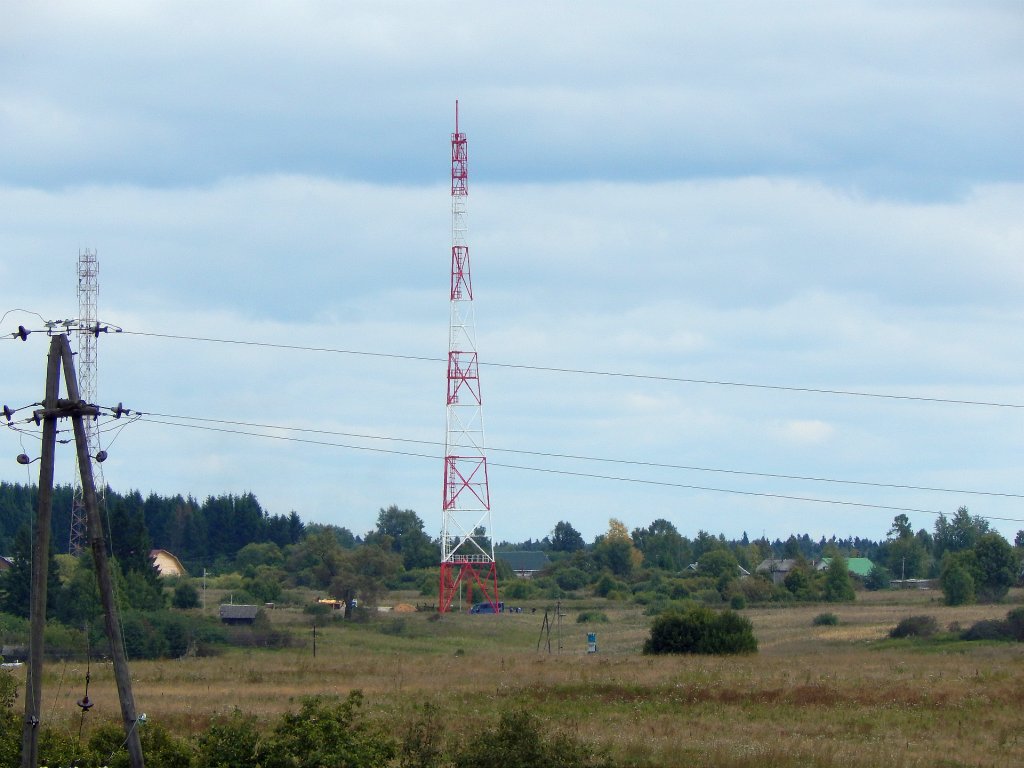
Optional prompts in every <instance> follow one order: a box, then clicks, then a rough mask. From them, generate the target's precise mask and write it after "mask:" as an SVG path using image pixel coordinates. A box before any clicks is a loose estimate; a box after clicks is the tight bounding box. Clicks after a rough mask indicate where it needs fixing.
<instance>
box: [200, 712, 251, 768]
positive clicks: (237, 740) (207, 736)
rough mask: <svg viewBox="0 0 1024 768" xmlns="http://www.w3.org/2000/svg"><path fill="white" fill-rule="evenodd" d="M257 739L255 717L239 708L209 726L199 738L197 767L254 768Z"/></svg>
mask: <svg viewBox="0 0 1024 768" xmlns="http://www.w3.org/2000/svg"><path fill="white" fill-rule="evenodd" d="M259 740H260V729H259V725H258V724H257V722H256V718H255V717H253V716H252V715H243V714H242V712H241V711H240V710H238V709H236V710H234V711H233V712H232V713H231V714H230V715H229V716H227V717H221V718H219V719H217V720H214V721H213V722H212V723H210V727H209V728H208V729H207V731H206V732H205V733H203V734H202V735H201V736H200V737H199V742H198V746H197V748H198V751H199V754H198V759H197V761H196V768H235V766H243V765H255V764H256V753H257V748H258V745H259Z"/></svg>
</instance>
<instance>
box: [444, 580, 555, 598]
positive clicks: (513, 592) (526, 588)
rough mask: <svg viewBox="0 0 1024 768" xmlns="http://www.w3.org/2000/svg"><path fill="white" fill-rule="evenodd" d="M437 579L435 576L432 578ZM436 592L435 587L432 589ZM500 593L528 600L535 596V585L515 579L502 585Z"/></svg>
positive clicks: (508, 596) (507, 596)
mask: <svg viewBox="0 0 1024 768" xmlns="http://www.w3.org/2000/svg"><path fill="white" fill-rule="evenodd" d="M434 581H437V578H436V577H435V578H434ZM434 593H435V594H436V593H437V589H435V590H434ZM501 594H502V595H504V596H505V597H506V598H508V599H509V600H529V599H530V598H533V597H536V596H537V587H535V586H534V585H533V584H532V583H531V582H530V581H529V580H527V579H516V580H515V581H513V582H512V583H511V584H508V585H507V586H503V587H502V589H501Z"/></svg>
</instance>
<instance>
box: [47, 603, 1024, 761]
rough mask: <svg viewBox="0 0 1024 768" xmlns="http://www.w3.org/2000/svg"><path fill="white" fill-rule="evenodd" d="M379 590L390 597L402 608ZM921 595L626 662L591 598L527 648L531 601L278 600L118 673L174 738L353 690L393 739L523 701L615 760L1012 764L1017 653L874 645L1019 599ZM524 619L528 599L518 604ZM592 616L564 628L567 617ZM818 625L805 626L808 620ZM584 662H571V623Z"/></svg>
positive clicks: (533, 629) (641, 626)
mask: <svg viewBox="0 0 1024 768" xmlns="http://www.w3.org/2000/svg"><path fill="white" fill-rule="evenodd" d="M400 597H401V596H397V597H396V599H400ZM940 597H941V596H940V595H939V594H937V593H934V592H906V593H863V592H862V593H858V596H857V602H856V603H854V604H850V605H839V606H823V605H813V606H800V607H790V608H766V609H750V610H746V611H744V612H743V613H744V614H745V615H746V616H748V617H749V618H750V619H751V620H752V622H753V624H754V629H755V634H756V636H757V638H758V642H759V647H760V650H759V652H758V653H757V654H755V655H752V656H748V657H740V658H719V657H692V656H682V657H664V656H662V657H649V656H643V655H642V654H641V653H640V648H641V646H642V643H643V641H644V639H645V638H646V637H647V634H648V628H649V626H650V622H651V619H650V617H647V616H644V615H643V613H642V611H641V610H640V609H639V608H636V607H632V606H630V607H622V606H620V605H617V604H614V603H605V602H604V601H601V600H587V601H581V602H567V603H563V610H564V612H565V614H566V615H565V616H564V618H563V619H562V621H561V627H560V638H561V646H562V647H561V652H559V651H558V645H559V628H558V625H557V624H556V625H555V627H554V630H553V631H552V633H551V635H550V642H551V653H548V651H547V639H546V637H545V638H543V640H544V642H542V643H541V650H540V651H539V652H538V650H537V645H538V641H539V640H541V639H542V636H541V631H540V630H541V624H542V620H543V616H544V606H543V605H541V604H538V605H530V604H529V603H527V604H526V610H525V611H524V612H523V613H521V614H511V615H497V616H494V615H476V616H471V615H466V614H456V615H452V614H449V615H447V616H444V617H443V618H440V619H439V620H438V619H436V618H434V619H432V618H431V616H430V614H425V613H413V614H381V615H379V616H378V617H377V620H376V621H373V622H370V623H366V624H355V623H349V624H345V623H342V622H333V623H330V624H329V625H328V626H325V627H321V628H320V629H318V631H317V655H316V657H315V658H314V657H313V654H312V643H311V639H312V632H311V630H310V617H309V616H307V615H305V614H303V613H301V612H300V611H297V610H289V609H277V610H275V611H273V612H272V613H271V620H272V622H273V623H275V624H277V625H281V626H289V627H290V628H291V630H292V631H293V632H294V633H295V634H296V636H297V638H298V639H297V641H296V644H295V645H294V646H293V647H291V648H287V649H284V650H233V651H229V652H226V653H224V654H222V655H220V656H217V657H212V658H186V659H181V660H174V661H140V662H135V663H133V665H132V672H133V678H134V681H135V692H136V698H137V702H138V707H139V710H140V711H144V712H146V713H147V715H148V717H149V718H150V720H151V721H157V722H161V723H163V724H165V725H166V726H167V727H168V728H170V729H171V730H173V731H175V732H177V733H180V734H192V735H195V734H198V733H199V732H200V731H202V730H203V729H205V728H206V726H207V725H208V723H209V722H210V720H211V718H213V717H215V716H216V715H218V714H221V713H224V712H227V711H230V710H231V709H232V708H235V707H237V708H239V709H241V710H243V711H245V712H250V713H255V714H257V715H258V716H260V717H261V718H263V717H265V718H270V717H272V716H274V715H277V714H279V713H281V712H283V711H285V710H287V709H289V708H292V709H294V708H295V706H296V700H297V699H298V698H299V697H302V696H305V695H309V694H339V695H345V694H347V693H348V692H349V691H350V690H353V689H361V690H362V691H363V692H364V694H365V696H366V707H365V708H366V710H367V713H368V714H369V716H370V717H371V718H372V719H375V720H378V721H380V722H382V723H384V724H386V726H387V727H389V728H391V729H393V730H394V732H395V733H396V734H399V733H400V732H401V731H402V730H403V728H405V727H406V725H407V724H408V722H409V721H410V720H411V718H413V717H414V716H415V715H416V713H417V712H418V711H419V710H418V707H419V705H422V704H423V703H426V702H430V703H432V704H434V705H435V706H436V708H437V711H438V712H440V713H441V716H442V718H443V719H444V720H445V721H446V722H445V725H444V728H445V730H446V732H447V735H448V737H449V738H472V737H473V734H474V732H476V731H478V730H479V729H480V728H481V727H482V726H483V724H485V723H488V722H493V720H494V719H495V717H496V713H498V712H500V711H502V710H505V709H508V708H515V707H525V708H528V709H529V710H530V711H532V712H534V713H536V714H538V715H539V716H541V717H542V718H543V720H544V722H545V723H546V724H547V725H548V726H549V727H550V728H552V729H564V730H566V731H568V732H571V733H573V734H575V735H577V736H579V737H581V738H584V739H586V740H588V741H592V742H593V743H595V744H600V745H603V746H606V747H607V748H608V749H609V751H610V755H611V756H612V757H613V758H614V760H615V761H616V764H621V765H636V766H646V765H650V766H654V765H665V766H674V765H690V766H692V765H708V766H844V767H848V766H961V765H962V766H1021V765H1024V645H1022V644H994V643H965V642H960V641H953V640H946V641H942V642H931V643H921V642H915V641H903V640H901V641H893V640H888V639H887V633H888V631H889V630H890V629H891V628H892V627H893V626H894V625H895V624H896V622H897V621H899V620H900V619H901V618H904V617H906V616H909V615H913V614H928V615H932V616H934V617H935V618H936V619H937V620H938V622H939V625H940V626H941V627H946V626H948V625H949V624H951V623H953V622H959V623H960V624H961V625H963V626H967V625H969V624H970V623H972V622H974V621H976V620H978V619H982V618H1002V617H1003V616H1005V613H1006V611H1007V610H1008V609H1009V608H1010V607H1013V606H1014V605H1019V604H1020V603H1021V602H1024V595H1022V594H1021V592H1020V590H1016V591H1014V592H1011V595H1010V602H1009V603H1008V604H1005V605H1001V606H964V607H956V608H951V607H946V606H943V605H941V603H940V601H939V598H940ZM531 608H537V611H536V612H531V611H530V609H531ZM584 608H586V609H597V610H602V611H604V612H605V613H606V614H607V615H608V617H609V621H608V623H600V624H595V625H593V626H588V625H585V624H578V623H577V622H576V617H577V615H578V614H579V611H580V610H582V609H584ZM825 611H828V612H832V613H835V614H836V615H837V616H838V617H839V624H838V625H836V626H821V627H818V626H814V625H813V623H812V620H813V618H814V617H815V616H816V615H817V614H819V613H822V612H825ZM588 630H589V631H596V632H597V633H598V644H599V652H598V653H597V654H589V655H588V654H587V653H586V633H587V631H588ZM92 671H93V678H92V685H91V687H90V696H91V697H92V699H93V700H94V701H95V702H96V708H95V709H94V710H93V712H92V713H90V714H89V716H88V717H89V718H90V721H92V722H98V721H100V720H102V719H104V718H110V719H114V718H116V716H117V711H118V710H117V698H116V693H115V691H114V688H113V681H112V677H111V673H110V669H109V667H106V666H102V665H101V666H99V667H97V666H95V665H94V667H93V670H92ZM83 676H84V668H83V665H81V664H71V663H69V664H53V665H51V666H50V667H49V668H48V670H47V677H46V679H45V682H44V685H45V691H44V695H45V697H46V699H45V700H46V701H47V702H48V705H47V707H46V710H50V712H52V718H51V722H56V723H58V724H61V725H62V726H63V727H66V728H68V729H69V730H77V728H78V718H79V715H78V708H77V707H76V706H75V701H76V699H78V698H80V696H81V686H82V678H83Z"/></svg>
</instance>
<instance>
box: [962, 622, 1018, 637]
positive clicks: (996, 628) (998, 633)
mask: <svg viewBox="0 0 1024 768" xmlns="http://www.w3.org/2000/svg"><path fill="white" fill-rule="evenodd" d="M960 639H961V640H1013V636H1012V635H1011V633H1010V625H1009V624H1008V623H1007V622H1005V621H1002V620H1001V619H982V620H981V621H976V622H974V624H972V625H971V626H970V627H969V628H968V629H965V630H964V631H963V632H961V633H960Z"/></svg>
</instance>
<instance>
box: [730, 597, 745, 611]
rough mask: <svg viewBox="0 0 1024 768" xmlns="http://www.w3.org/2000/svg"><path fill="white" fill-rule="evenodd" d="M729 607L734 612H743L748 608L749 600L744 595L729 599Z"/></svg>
mask: <svg viewBox="0 0 1024 768" xmlns="http://www.w3.org/2000/svg"><path fill="white" fill-rule="evenodd" d="M729 607H730V608H732V609H733V610H734V611H742V610H743V609H744V608H746V607H747V598H745V597H744V596H743V595H733V596H732V597H730V598H729Z"/></svg>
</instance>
